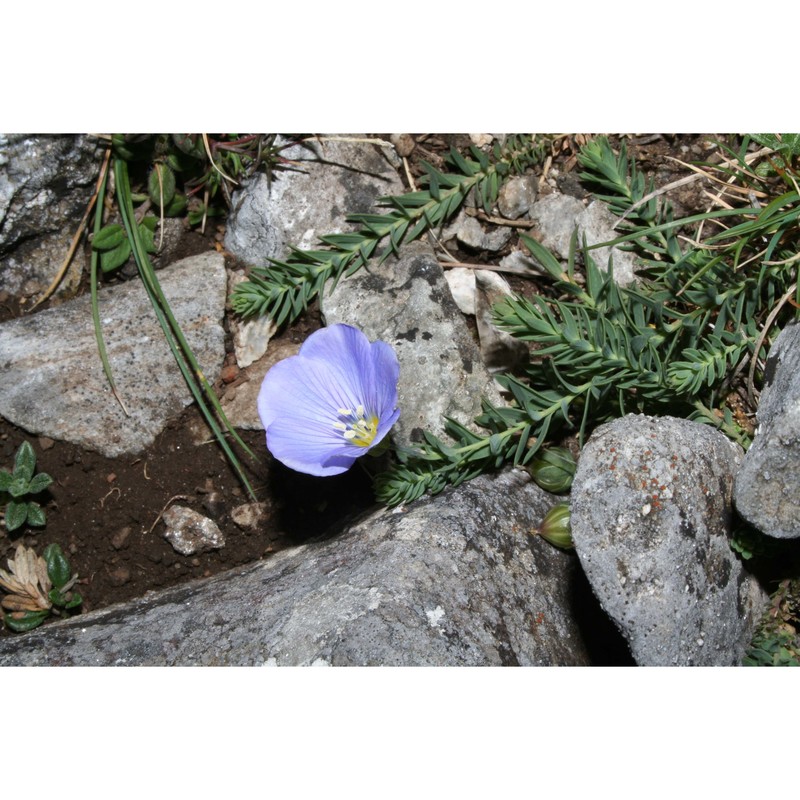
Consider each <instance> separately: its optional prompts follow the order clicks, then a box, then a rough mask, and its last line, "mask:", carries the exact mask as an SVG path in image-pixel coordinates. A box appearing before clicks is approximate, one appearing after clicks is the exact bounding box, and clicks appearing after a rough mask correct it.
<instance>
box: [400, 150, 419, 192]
mask: <svg viewBox="0 0 800 800" xmlns="http://www.w3.org/2000/svg"><path fill="white" fill-rule="evenodd" d="M403 169H405V171H406V178H408V185H409V187H410V188H411V191H412V192H416V191H417V184H416V183H415V182H414V176H413V175H412V174H411V170H410V169H409V168H408V159H407V158H406V157H405V156H403Z"/></svg>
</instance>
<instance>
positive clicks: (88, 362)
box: [0, 253, 226, 457]
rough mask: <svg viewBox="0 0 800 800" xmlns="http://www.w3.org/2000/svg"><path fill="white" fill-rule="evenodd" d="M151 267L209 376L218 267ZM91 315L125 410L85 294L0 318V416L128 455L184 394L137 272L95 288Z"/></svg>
mask: <svg viewBox="0 0 800 800" xmlns="http://www.w3.org/2000/svg"><path fill="white" fill-rule="evenodd" d="M158 274H159V280H160V282H161V286H162V288H163V290H164V294H165V295H166V297H167V299H168V300H169V302H170V305H171V307H172V311H173V313H174V314H175V317H176V318H177V319H178V322H179V323H180V324H181V327H182V329H183V332H184V335H185V336H186V338H187V340H188V342H189V345H190V346H191V348H192V350H193V351H194V354H195V356H196V357H197V359H198V361H199V362H200V365H201V367H202V368H203V371H204V373H205V375H206V377H207V378H208V380H209V381H210V382H211V383H213V382H214V381H215V380H216V378H217V376H218V375H219V371H220V369H221V367H222V361H223V359H224V357H225V333H224V331H223V328H222V317H223V314H224V310H225V287H226V276H225V265H224V259H223V256H222V255H221V254H219V253H208V254H205V255H199V256H193V257H191V258H187V259H184V260H183V261H180V262H178V263H177V264H174V265H173V266H171V267H169V268H168V269H165V270H163V271H161V272H159V273H158ZM99 302H100V319H101V322H102V325H103V335H104V338H105V342H106V348H107V350H108V357H109V360H110V362H111V368H112V371H113V374H114V380H115V381H116V384H117V389H118V391H119V393H120V395H121V397H122V399H123V401H124V403H125V405H126V407H127V409H128V411H129V412H130V416H125V414H124V412H123V411H122V409H121V408H120V406H119V403H117V401H116V400H115V399H114V396H113V394H112V393H111V390H110V389H109V385H108V380H107V379H106V377H105V374H104V373H103V367H102V364H101V362H100V356H99V355H98V352H97V341H96V339H95V334H94V328H93V325H92V315H91V308H90V299H89V296H88V295H86V296H83V297H79V298H76V299H74V300H70V301H67V302H65V303H63V304H62V305H60V306H58V307H56V308H52V309H48V310H46V311H41V312H39V313H36V314H33V315H31V316H27V317H21V318H19V319H14V320H10V321H8V322H4V323H2V325H0V374H1V375H2V380H0V414H1V415H2V416H4V417H5V418H6V419H7V420H9V421H10V422H13V423H14V424H15V425H18V426H19V427H21V428H24V429H25V430H27V431H29V432H30V433H33V434H38V435H40V436H49V437H50V438H52V439H60V440H63V441H68V442H73V443H75V444H78V445H81V446H82V447H88V448H90V449H93V450H97V451H99V452H101V453H103V454H104V455H106V456H109V457H113V456H118V455H122V454H127V453H137V452H140V451H141V450H143V449H144V448H146V447H147V446H148V445H150V444H152V443H153V441H155V437H156V436H157V435H158V433H159V432H160V431H161V430H162V429H163V427H164V426H165V425H166V423H167V422H168V421H169V420H170V419H171V418H172V417H173V416H175V415H177V414H178V413H179V412H180V411H182V410H183V409H184V408H185V407H186V406H188V405H189V403H190V402H191V401H192V396H191V394H190V392H189V389H188V387H187V386H186V383H185V381H184V379H183V377H182V375H181V373H180V371H179V370H178V367H177V364H176V363H175V359H174V358H173V356H172V353H171V351H170V349H169V345H168V344H167V341H166V339H165V338H164V334H163V332H162V330H161V328H160V326H159V324H158V322H157V320H156V317H155V314H154V312H153V309H152V306H151V305H150V301H149V300H148V299H147V294H146V292H145V289H144V287H143V286H142V284H141V282H140V281H139V279H138V278H137V279H134V280H131V281H128V282H126V283H124V284H122V285H121V286H118V287H114V288H108V289H104V290H102V291H101V292H100V301H99Z"/></svg>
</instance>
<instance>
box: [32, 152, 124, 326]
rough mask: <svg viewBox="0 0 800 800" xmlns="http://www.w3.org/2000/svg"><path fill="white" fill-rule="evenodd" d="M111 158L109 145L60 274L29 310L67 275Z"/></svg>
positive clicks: (40, 301)
mask: <svg viewBox="0 0 800 800" xmlns="http://www.w3.org/2000/svg"><path fill="white" fill-rule="evenodd" d="M110 159H111V148H110V147H109V148H108V150H106V155H105V158H104V159H103V166H102V167H101V168H100V177H99V178H98V179H97V186H95V189H94V194H93V195H92V197H91V200H89V204H88V205H87V206H86V211H85V212H84V214H83V217H82V219H81V221H80V224H79V225H78V230H77V231H76V232H75V235H74V236H73V237H72V244H70V246H69V250H68V251H67V256H66V258H65V259H64V262H63V263H62V264H61V269H59V271H58V274H57V275H56V276H55V278H53V282H52V283H51V284H50V285H49V286H48V287H47V289H46V290H45V292H44V294H43V295H42V296H41V297H40V298H39V299H38V300H37V301H36V302H35V303H34V304H33V305H32V306H31V307H30V308H29V309H28V311H29V312H30V311H33V309H34V308H36V306H38V305H40V304H41V303H44V301H45V300H47V298H48V297H50V295H51V294H53V292H54V291H55V290H56V289H57V288H58V284H59V283H61V281H62V280H63V279H64V275H66V273H67V270H68V269H69V265H70V263H71V262H72V257H73V256H74V255H75V251H76V250H77V249H78V242H79V241H80V238H81V236H82V235H83V232H84V231H85V230H86V224H87V223H88V221H89V214H91V213H92V209H93V208H94V204H95V203H96V202H97V196H98V195H99V194H100V186H101V185H102V183H103V179H104V177H105V173H106V170H108V162H109V161H110Z"/></svg>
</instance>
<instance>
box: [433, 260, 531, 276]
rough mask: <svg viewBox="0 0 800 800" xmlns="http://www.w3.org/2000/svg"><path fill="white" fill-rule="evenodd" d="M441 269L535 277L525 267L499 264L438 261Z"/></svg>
mask: <svg viewBox="0 0 800 800" xmlns="http://www.w3.org/2000/svg"><path fill="white" fill-rule="evenodd" d="M439 266H440V267H442V269H453V268H454V267H465V268H466V269H486V270H489V272H507V273H509V274H510V275H528V276H531V275H537V274H538V273H536V272H535V271H534V270H532V269H526V268H525V267H514V266H510V267H501V266H500V265H499V264H468V263H467V262H465V261H439Z"/></svg>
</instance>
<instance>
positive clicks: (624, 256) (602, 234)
mask: <svg viewBox="0 0 800 800" xmlns="http://www.w3.org/2000/svg"><path fill="white" fill-rule="evenodd" d="M616 221H617V217H615V216H614V214H612V213H611V211H609V209H608V206H607V205H606V204H605V203H603V202H601V201H600V200H594V201H593V202H591V203H589V205H588V207H587V208H586V210H585V211H584V212H583V213H582V214H581V215H580V216H579V217H578V230H579V231H580V233H579V234H578V235H579V237H580V238H579V240H578V241H579V244H580V243H581V242H582V241H583V237H584V236H585V237H586V242H587V243H588V244H597V243H598V242H609V241H611V240H612V239H616V238H617V237H618V236H619V235H620V233H619V232H618V231H615V230H614V229H613V225H614V224H615V223H616ZM590 254H591V256H592V259H593V260H594V263H595V264H597V266H598V267H599V268H600V269H601V270H603V271H604V272H607V271H608V264H609V260H610V259H612V258H613V265H614V280H615V281H616V282H617V284H619V285H620V286H627V285H628V284H629V283H633V282H634V281H635V280H636V273H635V267H636V259H635V258H634V256H633V254H632V253H629V252H626V251H625V250H620V249H619V248H618V247H598V248H597V249H596V250H591V251H590Z"/></svg>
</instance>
